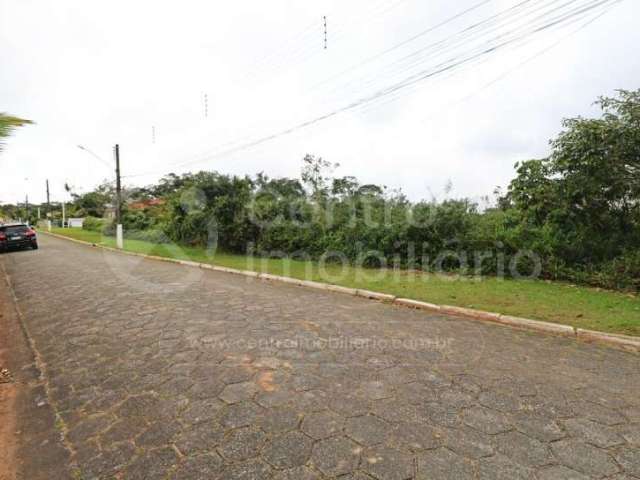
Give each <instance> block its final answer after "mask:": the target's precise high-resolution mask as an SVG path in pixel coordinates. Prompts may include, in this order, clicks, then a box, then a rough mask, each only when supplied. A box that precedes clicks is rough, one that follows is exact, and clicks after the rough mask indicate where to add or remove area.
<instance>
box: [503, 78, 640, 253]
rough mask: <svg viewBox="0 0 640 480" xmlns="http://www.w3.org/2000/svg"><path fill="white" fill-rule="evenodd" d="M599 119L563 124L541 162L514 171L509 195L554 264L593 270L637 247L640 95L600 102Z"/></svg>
mask: <svg viewBox="0 0 640 480" xmlns="http://www.w3.org/2000/svg"><path fill="white" fill-rule="evenodd" d="M596 103H597V105H599V106H600V108H601V109H602V111H603V114H602V116H601V117H600V118H582V117H577V118H570V119H566V120H564V121H563V126H564V131H563V132H562V133H560V135H559V136H558V137H557V138H556V139H554V140H552V141H551V147H552V153H551V155H550V157H549V158H547V159H543V160H531V161H528V162H524V163H522V164H521V165H519V166H518V170H517V171H518V176H517V177H516V178H515V179H514V180H513V181H512V182H511V185H510V187H509V192H508V197H509V199H510V200H511V202H512V203H513V204H514V206H515V207H516V208H518V210H519V211H520V212H522V213H523V217H522V219H523V222H525V223H529V224H531V225H533V226H535V227H537V228H539V229H541V230H540V231H541V232H543V234H544V236H545V237H546V239H547V240H548V242H549V243H550V246H551V248H552V249H553V250H554V251H555V254H556V255H557V257H558V258H561V259H562V261H563V262H567V263H570V264H576V263H577V264H580V263H582V264H592V263H597V262H601V261H605V260H611V259H612V258H614V257H616V256H618V255H620V254H622V253H623V252H625V251H626V250H627V249H631V248H634V246H636V247H637V245H638V242H639V241H640V90H638V91H635V92H630V91H626V90H620V91H619V92H618V95H617V96H616V97H601V98H600V99H599V100H598V101H597V102H596Z"/></svg>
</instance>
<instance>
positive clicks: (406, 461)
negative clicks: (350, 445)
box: [361, 446, 414, 480]
mask: <svg viewBox="0 0 640 480" xmlns="http://www.w3.org/2000/svg"><path fill="white" fill-rule="evenodd" d="M361 468H362V470H364V471H365V472H367V473H369V474H370V475H371V476H373V477H374V478H377V479H379V480H407V479H409V478H413V476H414V466H413V456H411V455H410V454H407V453H404V452H401V451H399V450H396V449H393V448H390V447H385V446H379V447H375V448H373V449H368V450H365V451H364V452H363V454H362V464H361Z"/></svg>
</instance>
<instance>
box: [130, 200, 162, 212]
mask: <svg viewBox="0 0 640 480" xmlns="http://www.w3.org/2000/svg"><path fill="white" fill-rule="evenodd" d="M164 203H165V201H164V200H163V199H162V198H149V199H147V200H139V201H137V202H131V203H130V204H129V205H128V206H129V209H130V210H144V209H145V208H149V207H159V206H160V205H164Z"/></svg>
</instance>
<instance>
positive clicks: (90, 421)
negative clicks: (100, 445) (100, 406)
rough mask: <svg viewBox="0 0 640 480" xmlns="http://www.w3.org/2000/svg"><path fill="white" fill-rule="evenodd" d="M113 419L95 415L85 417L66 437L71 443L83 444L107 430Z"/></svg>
mask: <svg viewBox="0 0 640 480" xmlns="http://www.w3.org/2000/svg"><path fill="white" fill-rule="evenodd" d="M113 421H114V420H113V417H111V416H109V415H95V416H92V417H87V418H85V419H83V420H82V421H81V422H78V424H77V425H76V426H75V427H74V428H73V429H71V430H70V431H69V433H68V434H67V436H68V437H69V439H70V440H71V441H72V442H76V443H83V442H86V441H87V440H88V439H89V438H91V437H93V436H95V435H98V434H100V433H101V432H103V431H105V430H107V428H108V427H109V426H110V425H112V424H113Z"/></svg>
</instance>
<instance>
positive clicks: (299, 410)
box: [0, 237, 640, 480]
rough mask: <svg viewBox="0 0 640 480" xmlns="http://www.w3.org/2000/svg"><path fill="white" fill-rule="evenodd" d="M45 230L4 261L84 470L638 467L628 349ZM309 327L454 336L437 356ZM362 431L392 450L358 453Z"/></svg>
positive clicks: (222, 473) (493, 471) (241, 474)
mask: <svg viewBox="0 0 640 480" xmlns="http://www.w3.org/2000/svg"><path fill="white" fill-rule="evenodd" d="M41 241H42V248H40V249H39V250H38V251H35V252H31V253H30V255H24V256H22V255H21V256H20V262H19V263H18V262H17V261H16V260H15V259H17V257H14V256H12V255H5V256H0V263H2V268H3V269H5V270H6V271H7V273H8V274H9V276H10V278H11V282H12V286H13V288H14V291H15V294H16V297H17V298H18V301H19V303H20V305H19V306H20V308H21V310H22V311H23V313H24V322H25V324H26V326H27V327H28V330H29V332H30V335H31V336H32V337H33V341H34V342H35V343H36V344H37V345H38V347H39V351H40V355H41V357H42V360H43V362H44V363H46V364H47V369H46V372H45V375H46V376H47V378H46V380H47V381H48V382H49V384H50V385H51V387H52V389H51V393H52V399H53V401H54V403H55V405H56V408H57V409H58V411H59V412H60V417H61V419H63V420H64V421H65V424H66V425H67V428H68V432H69V434H68V435H67V438H66V440H67V441H69V442H70V444H71V447H72V448H73V450H74V451H75V452H76V454H75V456H74V460H75V461H76V462H77V464H78V466H79V467H80V470H81V473H82V472H86V473H87V475H86V476H87V477H88V478H91V476H90V475H94V476H98V475H99V474H98V473H97V472H105V473H104V475H103V477H106V478H110V477H109V476H111V477H113V476H114V475H116V474H117V475H119V476H120V478H123V479H127V480H129V478H136V476H137V477H138V478H145V477H149V478H154V479H155V478H165V476H166V475H173V478H176V479H177V478H180V479H181V480H182V478H184V479H185V480H188V479H190V478H207V479H208V480H227V479H234V480H235V479H237V478H240V479H243V478H244V479H253V480H256V479H259V478H271V477H273V476H274V475H275V474H279V475H281V476H282V475H285V474H288V475H289V477H291V476H293V477H300V478H303V479H304V480H306V478H305V476H308V475H311V477H310V478H316V477H314V476H313V474H317V475H319V477H317V478H319V479H322V480H324V479H325V478H336V476H338V475H342V476H343V478H340V479H339V480H364V479H366V480H371V479H374V480H378V479H377V477H376V475H377V476H379V477H382V476H389V475H391V476H392V478H393V475H397V476H399V477H402V476H404V475H405V474H406V472H404V471H403V468H404V467H403V465H405V463H406V462H405V459H406V458H407V457H411V458H412V459H413V460H412V464H413V465H414V466H415V465H418V464H419V462H418V457H420V458H422V459H423V463H425V464H426V463H429V464H431V465H432V467H431V473H430V474H431V476H432V477H436V478H437V475H441V476H445V478H446V476H447V475H449V478H456V475H457V476H458V477H459V478H464V476H466V475H468V474H469V468H471V471H473V472H474V473H475V474H476V475H478V476H480V477H481V478H491V479H492V480H493V479H494V478H508V479H509V480H512V479H517V478H527V479H528V478H535V476H536V475H537V476H538V477H540V478H543V477H542V476H543V475H545V476H546V477H545V478H554V477H557V478H565V477H568V478H573V476H575V475H574V472H575V473H576V474H577V475H581V476H583V477H588V478H590V477H595V478H601V477H607V480H622V479H623V478H634V477H633V476H634V475H636V476H637V474H636V473H634V472H637V466H636V465H637V458H636V456H635V455H636V454H635V451H637V450H638V449H639V448H638V447H640V443H639V438H638V437H639V434H638V431H639V429H640V400H638V399H639V398H640V361H639V360H638V357H637V356H636V355H630V354H628V353H625V352H619V351H616V350H613V349H608V348H603V347H600V346H595V345H588V344H583V343H577V342H573V341H569V340H567V339H560V338H555V337H552V336H546V335H538V334H533V333H524V332H518V331H515V330H512V329H508V328H497V327H495V326H493V325H489V324H484V323H477V322H466V321H464V322H461V321H459V320H456V321H452V320H451V319H450V318H448V317H446V316H445V315H433V314H429V313H426V312H422V311H413V310H409V309H401V308H397V307H394V306H390V305H384V304H381V303H376V302H370V301H366V300H363V299H361V298H355V297H351V296H347V295H336V294H333V293H327V292H322V291H317V290H312V289H305V288H300V287H297V286H291V285H286V284H280V283H276V282H256V281H253V282H247V279H246V278H245V277H242V276H235V275H228V274H224V273H220V272H214V271H205V270H198V269H190V268H186V267H183V266H180V265H174V264H170V263H166V262H154V261H143V262H141V261H140V259H139V258H135V257H128V256H123V255H120V254H117V253H110V252H106V251H98V250H96V249H88V248H83V247H79V246H77V245H74V244H71V243H67V242H64V241H61V240H57V239H53V238H48V237H47V238H41ZM61 262H62V263H64V264H65V268H64V269H60V268H59V265H60V264H61ZM116 267H117V268H116ZM78 279H81V281H80V280H78ZM51 285H55V286H56V288H55V289H52V288H51ZM105 291H108V292H110V295H108V296H106V297H105V296H104V295H103V294H101V293H100V292H105ZM33 292H39V293H38V294H37V295H35V294H34V293H33ZM132 311H134V312H136V311H139V312H143V313H144V314H143V315H137V314H135V315H133V316H132V315H131V312H132ZM425 319H428V321H425ZM319 338H334V339H338V340H340V341H343V340H353V339H412V338H424V339H453V340H455V341H454V342H452V343H451V344H450V346H449V350H448V352H447V355H445V356H443V355H441V354H440V353H439V352H434V351H433V349H422V350H420V349H417V350H409V349H395V348H389V349H387V350H386V351H379V350H377V351H374V350H368V349H364V348H360V349H358V348H354V349H349V348H333V349H327V348H323V347H321V346H320V345H319V344H317V341H318V339H319ZM265 339H274V340H276V341H280V342H282V341H289V340H294V341H299V342H300V344H301V345H302V346H303V347H302V348H288V347H286V346H284V345H282V344H281V345H277V344H273V345H260V342H261V341H264V340H265ZM238 340H242V342H240V341H238ZM223 341H224V342H227V341H228V343H224V344H223V343H222V342H223ZM314 342H316V343H315V344H314ZM252 343H254V344H255V345H260V346H258V347H256V348H253V347H250V346H249V345H250V344H252ZM478 344H481V345H482V347H483V350H482V352H478V355H479V356H476V355H472V356H469V351H472V350H474V349H475V346H477V345H478ZM475 350H477V349H475ZM475 350H474V351H475ZM222 399H224V401H223V400H222ZM340 417H342V418H344V419H345V421H344V428H343V429H342V430H341V429H340V428H339V427H337V425H336V422H334V421H332V420H330V419H334V420H335V419H336V418H340ZM303 420H305V421H303ZM337 423H338V424H340V421H337ZM303 430H304V431H305V432H307V433H308V435H307V433H304V432H303ZM244 432H252V434H251V435H249V434H247V437H246V440H243V438H244V437H243V435H244V434H245V433H244ZM341 432H343V433H341ZM347 432H348V433H347ZM326 435H332V436H330V437H328V438H323V437H325V436H326ZM350 436H353V438H358V441H357V442H356V441H355V440H353V439H351V438H350ZM312 437H315V438H317V440H315V441H314V440H313V438H312ZM225 439H226V440H227V443H224V441H225ZM262 440H264V442H262ZM358 442H362V444H359V443H358ZM542 444H544V445H542ZM170 445H171V447H172V448H173V449H175V452H174V451H173V450H171V449H170V447H169V446H170ZM541 445H542V446H541ZM545 445H546V446H548V447H549V448H550V449H551V451H552V455H553V457H550V458H548V457H547V455H546V454H545V453H544V449H545ZM599 447H605V448H599ZM133 448H135V450H132V449H133ZM219 449H220V451H221V452H225V454H226V455H227V457H229V459H228V460H227V459H223V458H222V457H221V456H220V454H219V453H218V450H219ZM363 449H365V450H366V452H367V453H371V452H374V451H377V452H382V451H386V452H391V453H394V455H393V456H392V457H393V458H395V459H396V460H397V464H398V465H400V466H399V467H398V468H396V469H395V470H393V469H385V468H384V466H385V465H389V464H391V463H392V462H391V461H390V460H388V461H386V462H382V463H376V464H374V465H373V466H372V467H371V468H368V470H367V471H365V470H363V469H362V465H363V464H362V460H361V457H362V458H363V452H362V450H363ZM525 450H526V452H527V455H526V458H525V454H524V452H525ZM49 451H51V450H49V449H48V450H47V452H49ZM43 452H44V451H43ZM47 455H48V454H47ZM154 455H157V456H158V457H157V458H155V457H154ZM174 455H176V456H177V457H179V458H177V457H176V456H174ZM253 455H256V456H255V457H252V458H247V459H246V460H244V458H246V457H248V456H253ZM45 456H46V455H45ZM232 458H233V459H237V460H233V461H232V460H231V459H232ZM390 458H391V457H390ZM425 459H426V460H425ZM427 460H428V462H427ZM449 460H451V461H449ZM269 461H271V462H274V464H273V465H270V464H269ZM547 461H548V462H550V463H549V464H548V465H547V464H544V463H545V462H547ZM223 462H226V465H225V464H223ZM294 464H295V465H294ZM529 464H533V465H535V469H532V468H529V467H528V465H529ZM541 464H544V465H541ZM289 465H291V466H289ZM469 466H470V467H469ZM623 468H624V469H625V471H623V470H622V469H623ZM292 469H293V470H292ZM376 469H377V470H376ZM474 469H475V470H474ZM129 473H130V474H129ZM414 473H415V472H414ZM419 474H420V475H428V473H427V474H425V473H424V472H419ZM345 475H349V476H348V477H344V476H345ZM427 478H430V477H427ZM578 478H581V477H578Z"/></svg>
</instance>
